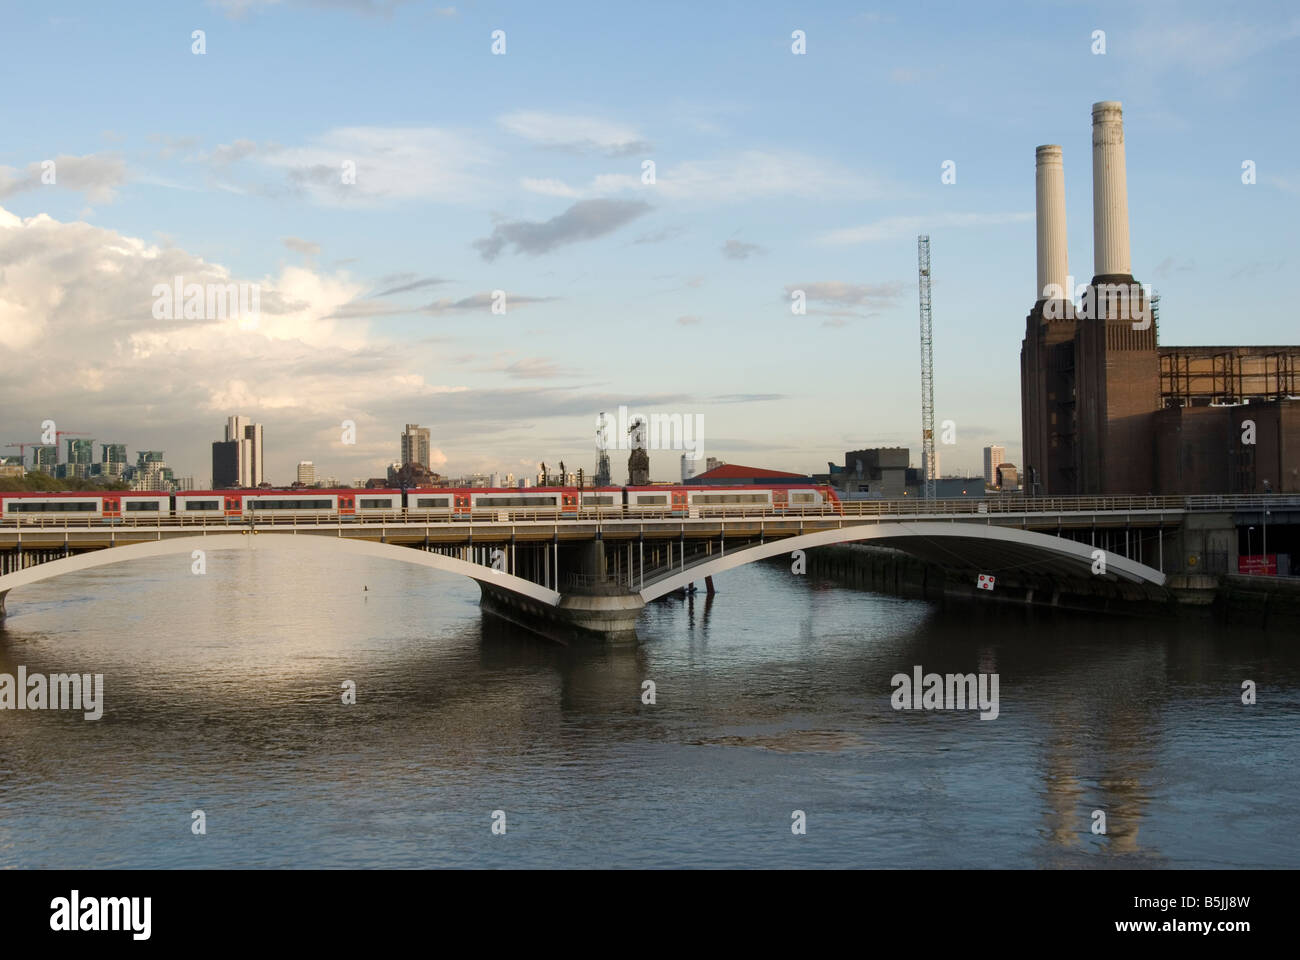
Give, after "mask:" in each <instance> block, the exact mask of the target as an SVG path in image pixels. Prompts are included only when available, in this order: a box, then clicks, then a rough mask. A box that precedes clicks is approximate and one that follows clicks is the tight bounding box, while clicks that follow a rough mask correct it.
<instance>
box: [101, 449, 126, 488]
mask: <svg viewBox="0 0 1300 960" xmlns="http://www.w3.org/2000/svg"><path fill="white" fill-rule="evenodd" d="M99 460H100V470H99V472H100V474H102V475H103V476H105V477H112V478H114V479H121V477H122V474H123V473H125V472H126V444H125V443H106V444H104V445H103V447H102V449H101V450H100V452H99Z"/></svg>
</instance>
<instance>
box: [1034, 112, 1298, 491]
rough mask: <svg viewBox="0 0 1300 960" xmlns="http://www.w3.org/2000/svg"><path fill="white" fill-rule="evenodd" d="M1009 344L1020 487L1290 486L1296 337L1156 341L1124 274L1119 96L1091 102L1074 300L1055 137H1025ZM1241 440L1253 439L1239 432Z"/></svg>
mask: <svg viewBox="0 0 1300 960" xmlns="http://www.w3.org/2000/svg"><path fill="white" fill-rule="evenodd" d="M1036 194H1037V197H1036V208H1037V227H1038V237H1037V239H1038V293H1037V296H1038V299H1037V302H1036V303H1035V304H1034V307H1033V309H1032V310H1031V311H1030V313H1029V316H1028V318H1027V319H1026V324H1025V339H1024V341H1023V342H1022V345H1021V350H1020V405H1021V406H1020V409H1021V430H1022V436H1023V440H1024V468H1025V470H1024V475H1023V477H1022V481H1023V483H1024V486H1025V490H1026V492H1027V493H1031V494H1039V495H1044V496H1046V495H1052V496H1069V495H1076V494H1081V495H1111V494H1147V493H1156V494H1182V493H1189V494H1190V493H1264V492H1267V491H1268V490H1272V491H1275V492H1278V493H1297V492H1300V347H1298V346H1289V347H1245V346H1235V347H1234V346H1213V347H1168V346H1160V344H1159V341H1158V337H1157V332H1158V326H1159V324H1158V319H1159V318H1158V315H1157V310H1156V307H1157V304H1156V303H1154V302H1151V301H1150V299H1149V298H1148V295H1147V293H1146V292H1145V291H1144V290H1143V289H1142V287H1141V286H1140V285H1139V284H1137V282H1136V281H1135V280H1134V278H1133V271H1132V265H1131V262H1130V258H1129V229H1128V186H1127V178H1126V175H1125V163H1124V123H1123V116H1122V112H1121V106H1120V104H1119V103H1118V102H1116V101H1103V102H1101V103H1095V104H1093V106H1092V200H1093V262H1094V266H1093V269H1094V276H1093V278H1092V283H1091V284H1089V285H1088V287H1087V288H1086V289H1085V290H1084V293H1083V296H1082V304H1081V306H1079V307H1076V306H1075V305H1074V303H1073V299H1072V298H1073V294H1074V291H1073V290H1070V289H1069V287H1068V284H1069V283H1070V282H1071V281H1070V280H1069V279H1068V277H1069V262H1068V256H1067V253H1066V240H1065V236H1066V234H1065V178H1064V172H1063V167H1062V160H1061V148H1060V147H1059V146H1043V147H1039V148H1038V150H1037V171H1036ZM1251 441H1253V442H1251Z"/></svg>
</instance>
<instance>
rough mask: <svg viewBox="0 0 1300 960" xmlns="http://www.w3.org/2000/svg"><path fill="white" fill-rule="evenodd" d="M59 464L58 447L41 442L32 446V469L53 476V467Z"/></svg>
mask: <svg viewBox="0 0 1300 960" xmlns="http://www.w3.org/2000/svg"><path fill="white" fill-rule="evenodd" d="M58 465H59V448H58V447H57V446H55V445H54V444H52V443H51V444H48V445H45V444H42V445H41V446H38V447H33V448H32V471H33V472H35V473H48V474H49V475H50V476H54V469H55V467H57V466H58Z"/></svg>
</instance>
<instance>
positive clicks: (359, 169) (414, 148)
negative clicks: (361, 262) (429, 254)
mask: <svg viewBox="0 0 1300 960" xmlns="http://www.w3.org/2000/svg"><path fill="white" fill-rule="evenodd" d="M245 160H248V161H251V162H252V163H255V164H258V165H260V166H262V167H264V168H269V169H271V170H273V171H276V172H279V173H282V174H283V176H284V182H285V184H287V186H288V187H289V188H290V189H293V190H300V191H303V192H304V193H306V194H307V195H308V196H309V197H310V198H311V199H312V200H314V201H316V202H317V203H321V204H325V205H329V206H342V205H350V204H363V205H374V204H379V203H383V202H386V201H395V200H411V199H423V200H433V201H438V202H443V203H467V202H471V201H472V200H473V199H474V198H475V197H476V196H477V195H479V194H480V193H482V192H483V191H484V190H485V187H486V183H485V181H484V179H483V177H482V175H481V171H482V170H483V169H484V168H486V167H487V166H488V165H490V164H491V163H492V162H493V160H494V155H493V153H492V151H491V150H489V149H488V148H486V147H483V146H481V145H479V144H478V143H476V142H475V141H473V140H472V139H471V138H469V137H468V136H466V135H464V134H460V133H455V132H452V131H448V130H441V129H438V128H434V127H340V128H337V129H334V130H329V131H327V132H326V133H324V134H322V135H321V136H319V137H316V138H315V139H313V140H311V141H310V142H308V143H306V144H301V145H298V146H281V145H278V144H262V145H259V144H254V143H252V142H250V141H247V140H237V141H235V142H234V143H232V144H222V145H221V146H219V147H217V148H216V150H214V151H213V152H212V153H211V154H210V156H209V161H210V162H211V164H212V166H213V172H214V175H215V176H217V177H219V178H220V182H219V183H218V185H219V186H222V187H224V188H226V189H231V190H235V191H236V192H250V191H252V190H254V189H258V188H256V187H254V186H252V185H250V184H248V183H241V182H232V181H234V178H235V176H236V173H237V172H242V171H245V170H247V166H246V165H244V164H242V161H245ZM261 189H262V190H263V191H265V190H267V189H268V187H265V186H264V187H262V188H261ZM269 189H270V190H271V192H275V191H277V190H279V191H282V190H283V189H284V186H283V185H281V186H278V187H270V188H269Z"/></svg>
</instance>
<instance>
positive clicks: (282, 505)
mask: <svg viewBox="0 0 1300 960" xmlns="http://www.w3.org/2000/svg"><path fill="white" fill-rule="evenodd" d="M248 506H249V507H251V508H253V509H254V510H332V509H334V502H333V501H332V500H249V501H248Z"/></svg>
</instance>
